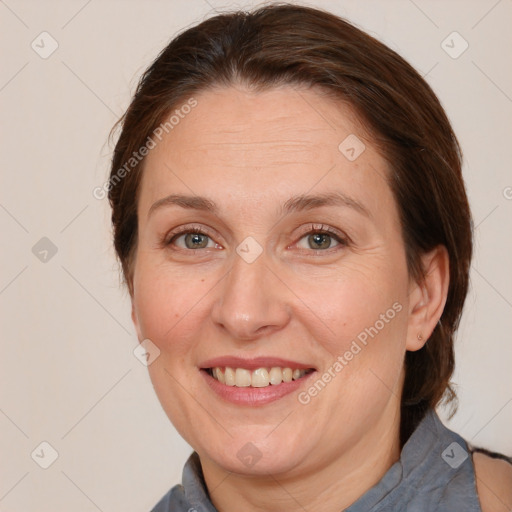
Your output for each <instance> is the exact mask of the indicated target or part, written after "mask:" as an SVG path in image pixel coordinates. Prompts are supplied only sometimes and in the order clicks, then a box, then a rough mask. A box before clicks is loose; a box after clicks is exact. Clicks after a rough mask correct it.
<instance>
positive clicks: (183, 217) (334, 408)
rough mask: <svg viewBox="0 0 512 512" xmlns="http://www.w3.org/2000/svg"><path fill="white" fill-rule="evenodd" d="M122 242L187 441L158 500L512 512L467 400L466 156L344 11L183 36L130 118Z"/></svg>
mask: <svg viewBox="0 0 512 512" xmlns="http://www.w3.org/2000/svg"><path fill="white" fill-rule="evenodd" d="M109 199H110V203H111V205H112V209H113V212H112V221H113V227H114V243H115V248H116V251H117V254H118V256H119V258H120V261H121V264H122V268H123V272H124V276H125V279H126V283H127V286H128V289H129V291H130V295H131V299H132V318H133V321H134V324H135V326H136V329H137V333H138V338H139V340H140V341H141V343H142V344H143V346H144V348H145V350H146V351H147V352H146V353H147V356H148V363H149V365H148V367H149V372H150V376H151V379H152V382H153V385H154V388H155V391H156V393H157V395H158V398H159V400H160V402H161V404H162V406H163V408H164V410H165V412H166V413H167V415H168V416H169V418H170V420H171V421H172V423H173V424H174V426H175V427H176V428H177V430H178V431H179V432H180V434H181V435H182V436H183V437H184V439H185V440H186V441H187V442H188V443H189V444H190V445H191V446H192V447H193V448H194V450H195V452H194V454H193V455H192V456H191V457H190V459H189V461H188V462H187V464H186V466H185V469H184V473H183V486H176V487H174V488H173V489H171V491H170V492H169V493H167V494H166V495H165V496H164V497H163V498H162V500H161V501H160V502H159V503H158V505H157V506H156V507H155V508H154V510H155V511H157V512H160V511H194V510H197V511H214V510H218V511H221V512H230V511H232V510H265V511H273V510H276V511H277V510H279V511H281V510H323V511H339V510H347V511H350V512H359V511H363V510H364V511H366V510H372V511H384V510H393V511H398V510H404V511H405V510H414V511H426V510H446V511H448V510H450V511H452V510H464V511H466V512H469V511H478V510H484V511H487V510H493V511H494V510H509V509H510V507H511V505H512V496H511V489H512V485H511V482H512V467H510V466H509V465H508V464H507V462H506V461H505V460H500V459H499V458H491V457H489V456H487V455H484V454H481V453H478V454H475V455H473V454H472V453H471V450H470V447H469V446H468V444H467V443H466V442H465V441H464V440H463V439H462V438H461V437H460V436H458V435H457V434H455V433H454V432H451V431H450V430H448V429H447V428H446V427H444V426H443V425H442V423H441V422H440V420H439V418H438V417H437V415H436V413H435V411H434V408H435V406H436V405H437V404H438V403H439V402H440V401H441V400H442V399H443V398H444V399H445V401H448V402H449V401H450V400H451V399H453V398H454V395H453V392H452V391H451V388H450V386H449V379H450V376H451V374H452V371H453V366H454V360H453V337H454V333H455V330H456V328H457V325H458V322H459V319H460V315H461V312H462V307H463V303H464V299H465V296H466V291H467V286H468V272H469V268H470V260H471V252H472V231H471V216H470V211H469V206H468V201H467V197H466V193H465V190H464V184H463V179H462V175H461V156H460V151H459V147H458V143H457V140H456V137H455V135H454V134H453V132H452V129H451V127H450V124H449V121H448V119H447V117H446V115H445V113H444V111H443V109H442V107H441V106H440V104H439V101H438V100H437V98H436V97H435V95H434V93H433V92H432V90H431V89H430V87H429V86H428V85H427V84H426V83H425V81H424V80H423V79H422V78H421V77H420V76H419V75H418V73H417V72H416V71H414V70H413V69H412V68H411V66H410V65H408V64H407V63H406V62H405V61H404V60H403V59H402V58H401V57H399V56H398V55H397V54H396V53H394V52H393V51H392V50H390V49H389V48H387V47H386V46H384V45H383V44H381V43H379V42H378V41H377V40H375V39H373V38H372V37H370V36H368V35H367V34H365V33H363V32H361V31H360V30H358V29H356V28H355V27H353V26H352V25H350V24H349V23H347V22H346V21H344V20H341V19H339V18H337V17H335V16H334V15H331V14H328V13H326V12H322V11H319V10H316V9H310V8H305V7H297V6H291V5H280V6H268V7H265V8H262V9H259V10H257V11H254V12H253V13H249V14H248V13H241V12H240V13H234V14H224V15H219V16H216V17H214V18H211V19H209V20H207V21H205V22H203V23H201V24H200V25H198V26H196V27H192V28H190V29H188V30H187V31H185V32H184V33H183V34H181V35H180V36H178V37H177V38H175V39H174V40H173V41H172V42H171V43H170V44H169V45H168V46H167V47H166V48H165V49H164V50H163V51H162V53H161V54H160V55H159V56H158V58H157V59H156V60H155V62H154V63H153V64H152V65H151V66H150V68H149V69H148V70H147V71H146V72H145V74H144V76H143V77H142V79H141V82H140V84H139V87H138V89H137V92H136V94H135V97H134V98H133V101H132V103H131V105H130V107H129V108H128V111H127V112H126V114H125V116H124V118H123V119H122V131H121V134H120V137H119V140H118V142H117V145H116V148H115V152H114V157H113V162H112V170H111V177H110V180H109Z"/></svg>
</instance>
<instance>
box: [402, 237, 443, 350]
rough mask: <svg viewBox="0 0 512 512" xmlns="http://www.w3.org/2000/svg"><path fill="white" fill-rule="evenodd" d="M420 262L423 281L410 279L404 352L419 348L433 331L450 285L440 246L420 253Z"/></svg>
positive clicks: (441, 312) (441, 246)
mask: <svg viewBox="0 0 512 512" xmlns="http://www.w3.org/2000/svg"><path fill="white" fill-rule="evenodd" d="M421 263H422V268H423V272H424V274H423V278H422V279H421V280H420V281H414V280H411V283H410V288H409V325H408V330H407V342H406V349H407V350H410V351H415V350H419V349H420V348H422V347H423V346H424V345H425V343H426V342H427V340H428V338H429V337H430V336H431V334H432V332H433V331H434V329H435V327H436V325H437V322H438V321H439V319H440V318H441V315H442V314H443V310H444V306H445V304H446V298H447V296H448V286H449V284H450V263H449V257H448V251H447V250H446V247H444V245H439V246H437V247H436V248H435V249H433V250H432V251H430V252H429V253H426V254H424V255H423V256H422V257H421Z"/></svg>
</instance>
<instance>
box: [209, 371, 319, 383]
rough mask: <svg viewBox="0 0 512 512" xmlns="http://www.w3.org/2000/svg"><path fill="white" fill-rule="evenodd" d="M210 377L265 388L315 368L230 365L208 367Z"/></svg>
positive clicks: (300, 376)
mask: <svg viewBox="0 0 512 512" xmlns="http://www.w3.org/2000/svg"><path fill="white" fill-rule="evenodd" d="M206 371H207V373H208V374H209V375H210V377H213V378H214V379H215V380H217V381H218V382H220V383H221V384H225V385H226V386H235V387H238V388H247V387H252V388H265V387H268V386H279V385H280V384H281V383H283V382H292V381H293V380H299V379H300V378H302V377H304V376H305V375H307V374H308V373H311V372H313V371H314V369H313V368H308V369H299V368H295V369H292V368H288V367H284V368H283V367H279V366H273V367H271V368H265V367H263V368H256V369H254V370H249V369H246V368H230V367H229V366H226V367H220V366H216V367H214V368H208V369H206Z"/></svg>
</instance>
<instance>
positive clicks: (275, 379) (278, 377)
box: [269, 367, 283, 386]
mask: <svg viewBox="0 0 512 512" xmlns="http://www.w3.org/2000/svg"><path fill="white" fill-rule="evenodd" d="M269 380H270V384H272V386H277V384H281V382H283V371H282V370H281V368H279V367H274V368H270V374H269Z"/></svg>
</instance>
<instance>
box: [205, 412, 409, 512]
mask: <svg viewBox="0 0 512 512" xmlns="http://www.w3.org/2000/svg"><path fill="white" fill-rule="evenodd" d="M399 414H400V413H399V410H395V411H393V413H392V414H391V415H389V414H384V415H383V417H382V418H381V421H380V422H379V424H378V425H375V428H374V429H371V430H370V431H369V432H368V433H367V435H366V436H365V437H364V438H361V439H359V440H358V442H357V443H356V444H354V445H353V446H352V447H351V448H350V449H349V450H346V451H345V452H344V453H343V454H341V455H340V456H337V457H334V458H333V459H332V460H330V461H329V462H328V463H327V464H323V465H321V466H317V467H315V468H314V469H309V470H304V471H300V468H298V469H299V471H295V472H294V474H293V475H292V476H290V475H287V474H279V475H270V474H269V475H266V476H252V475H251V476H247V475H240V474H235V473H229V472H226V471H225V470H222V469H221V468H219V466H217V465H216V464H215V463H214V462H213V461H211V460H209V459H207V458H205V457H201V465H202V468H203V474H204V478H205V482H206V485H207V487H208V490H209V493H210V499H211V500H212V503H213V504H214V506H215V508H216V509H217V510H218V511H219V512H233V511H236V510H246V511H251V512H253V511H254V512H256V511H265V512H274V511H275V512H277V511H282V510H287V511H289V512H299V511H300V512H303V511H304V510H322V512H339V511H340V510H344V509H346V508H348V507H349V506H350V505H351V504H352V503H354V502H355V501H356V500H357V499H358V498H359V497H360V496H362V495H363V494H364V493H365V492H366V491H367V490H368V489H370V488H371V487H373V486H374V485H375V484H377V482H378V481H379V480H380V479H381V478H382V477H383V476H384V474H385V473H386V471H387V470H388V469H389V468H390V467H391V466H392V465H393V464H394V463H395V462H396V461H397V460H398V459H399V457H400V436H399V426H400V416H399Z"/></svg>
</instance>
